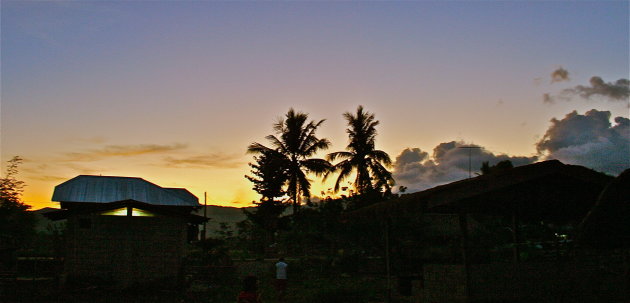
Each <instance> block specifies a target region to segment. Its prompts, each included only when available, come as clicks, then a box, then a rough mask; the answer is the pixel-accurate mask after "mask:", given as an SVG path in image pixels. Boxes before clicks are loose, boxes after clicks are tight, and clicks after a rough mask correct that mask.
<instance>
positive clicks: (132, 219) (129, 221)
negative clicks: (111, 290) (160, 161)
mask: <svg viewBox="0 0 630 303" xmlns="http://www.w3.org/2000/svg"><path fill="white" fill-rule="evenodd" d="M52 200H53V201H57V202H60V203H61V208H62V209H61V210H57V211H53V212H49V213H46V214H45V216H46V217H48V218H49V219H52V220H66V231H65V238H66V240H65V259H64V274H65V275H66V277H67V280H66V283H67V284H68V285H69V287H72V285H75V284H77V285H81V283H83V281H96V282H94V283H96V284H102V285H107V286H108V287H110V286H111V287H120V288H126V287H130V286H133V285H137V284H142V283H153V282H155V283H158V282H159V283H161V284H160V285H163V286H165V287H170V286H177V285H179V284H180V283H181V282H182V279H181V277H182V273H183V271H182V268H183V264H184V263H183V259H184V257H185V254H186V243H187V242H190V241H195V240H196V239H197V235H198V230H199V225H200V224H202V223H204V222H206V221H207V218H205V217H202V216H197V215H194V214H191V211H193V210H194V209H195V208H196V207H197V206H200V205H199V200H198V199H197V197H196V196H195V195H193V194H192V193H190V192H189V191H187V190H186V189H183V188H163V187H160V186H158V185H156V184H153V183H151V182H148V181H146V180H143V179H141V178H130V177H113V176H88V175H81V176H77V177H75V178H72V179H70V180H68V181H66V182H64V183H61V184H59V185H57V186H56V187H55V191H54V193H53V197H52ZM156 264H157V265H156ZM156 281H157V282H156Z"/></svg>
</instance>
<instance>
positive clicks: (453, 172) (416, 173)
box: [393, 141, 537, 191]
mask: <svg viewBox="0 0 630 303" xmlns="http://www.w3.org/2000/svg"><path fill="white" fill-rule="evenodd" d="M461 146H474V147H478V148H473V149H464V148H460V147H461ZM469 155H470V158H469ZM469 159H470V168H471V171H472V173H473V174H474V173H475V172H478V171H479V168H480V167H481V163H482V162H484V161H488V162H490V164H496V163H498V162H500V161H503V160H510V161H512V164H514V166H519V165H525V164H529V163H532V162H534V161H536V159H537V158H536V157H515V156H508V155H505V154H494V153H492V152H490V151H488V150H486V149H485V148H483V147H482V146H478V145H471V144H466V143H464V142H461V141H460V142H456V141H451V142H445V143H441V144H439V145H438V146H436V147H435V148H434V149H433V155H432V156H429V153H428V152H426V151H423V150H421V149H419V148H406V149H404V150H403V151H402V152H401V153H400V154H399V155H398V156H397V157H396V160H395V161H394V171H393V176H394V179H395V180H396V184H397V185H402V186H406V187H407V188H408V189H409V191H418V190H424V189H427V188H431V187H434V186H437V185H440V184H445V183H449V182H453V181H457V180H462V179H465V178H468V174H469V172H468V169H469Z"/></svg>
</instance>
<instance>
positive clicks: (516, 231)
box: [512, 210, 521, 264]
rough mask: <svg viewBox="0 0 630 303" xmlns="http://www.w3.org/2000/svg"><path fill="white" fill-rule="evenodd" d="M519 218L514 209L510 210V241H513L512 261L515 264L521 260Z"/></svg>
mask: <svg viewBox="0 0 630 303" xmlns="http://www.w3.org/2000/svg"><path fill="white" fill-rule="evenodd" d="M518 221H519V218H518V213H517V211H516V210H514V211H513V212H512V242H513V243H514V247H513V248H512V255H513V258H514V263H515V264H517V263H519V262H520V261H521V256H520V255H521V252H520V247H519V227H518V225H519V223H518Z"/></svg>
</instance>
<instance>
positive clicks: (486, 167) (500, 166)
mask: <svg viewBox="0 0 630 303" xmlns="http://www.w3.org/2000/svg"><path fill="white" fill-rule="evenodd" d="M513 167H514V165H513V164H512V161H510V160H503V161H500V162H499V163H497V164H496V165H492V166H491V165H490V162H489V161H484V162H482V163H481V174H482V175H488V174H494V173H498V172H502V171H506V170H508V169H510V168H513Z"/></svg>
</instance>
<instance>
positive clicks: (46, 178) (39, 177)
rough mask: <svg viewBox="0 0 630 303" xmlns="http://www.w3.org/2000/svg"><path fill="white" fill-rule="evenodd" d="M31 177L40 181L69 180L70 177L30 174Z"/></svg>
mask: <svg viewBox="0 0 630 303" xmlns="http://www.w3.org/2000/svg"><path fill="white" fill-rule="evenodd" d="M29 178H30V179H33V180H39V181H45V182H63V181H66V180H68V178H65V177H59V176H48V175H31V176H29Z"/></svg>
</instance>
